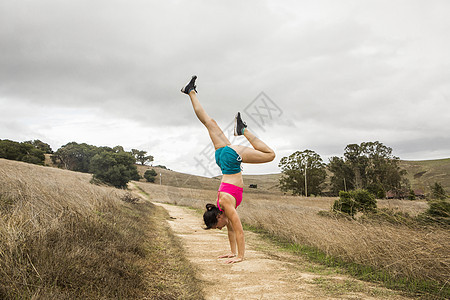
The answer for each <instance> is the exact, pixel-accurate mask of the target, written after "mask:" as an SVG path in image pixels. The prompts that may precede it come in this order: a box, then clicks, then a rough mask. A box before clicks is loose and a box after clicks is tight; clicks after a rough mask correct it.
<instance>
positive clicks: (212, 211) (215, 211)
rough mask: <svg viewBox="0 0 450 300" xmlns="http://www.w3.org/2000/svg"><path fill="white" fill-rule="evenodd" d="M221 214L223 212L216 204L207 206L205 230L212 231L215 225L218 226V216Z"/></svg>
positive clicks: (204, 218)
mask: <svg viewBox="0 0 450 300" xmlns="http://www.w3.org/2000/svg"><path fill="white" fill-rule="evenodd" d="M221 213H222V212H221V211H220V210H219V208H218V207H217V206H215V205H214V204H211V203H208V204H206V211H205V213H204V214H203V221H205V225H206V228H205V229H211V228H212V227H213V226H214V225H216V224H217V216H219V215H220V214H221Z"/></svg>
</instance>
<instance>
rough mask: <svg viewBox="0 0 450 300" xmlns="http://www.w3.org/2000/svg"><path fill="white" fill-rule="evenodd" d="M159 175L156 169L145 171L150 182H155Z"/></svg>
mask: <svg viewBox="0 0 450 300" xmlns="http://www.w3.org/2000/svg"><path fill="white" fill-rule="evenodd" d="M157 175H158V174H157V173H156V171H155V170H154V169H151V170H147V171H145V173H144V178H145V179H147V181H148V182H155V179H156V176H157Z"/></svg>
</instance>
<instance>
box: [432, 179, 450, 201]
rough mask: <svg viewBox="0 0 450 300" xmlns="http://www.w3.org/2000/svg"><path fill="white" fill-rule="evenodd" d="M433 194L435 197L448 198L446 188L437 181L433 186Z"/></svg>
mask: <svg viewBox="0 0 450 300" xmlns="http://www.w3.org/2000/svg"><path fill="white" fill-rule="evenodd" d="M431 194H432V196H433V199H438V200H444V199H445V198H447V195H446V194H445V190H444V188H443V187H442V185H441V184H440V183H439V182H435V183H434V185H433V186H432V187H431Z"/></svg>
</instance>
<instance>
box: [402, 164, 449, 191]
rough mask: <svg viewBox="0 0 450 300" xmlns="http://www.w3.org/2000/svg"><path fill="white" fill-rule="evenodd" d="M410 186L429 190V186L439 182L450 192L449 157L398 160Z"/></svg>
mask: <svg viewBox="0 0 450 300" xmlns="http://www.w3.org/2000/svg"><path fill="white" fill-rule="evenodd" d="M400 167H401V168H403V169H405V170H406V172H407V174H406V178H408V180H409V182H410V183H411V186H412V187H413V188H414V189H421V190H423V191H424V192H429V190H430V186H431V185H433V184H434V183H435V182H439V183H440V184H441V185H442V186H443V187H444V189H445V191H446V192H447V194H450V158H445V159H436V160H422V161H405V160H403V161H400Z"/></svg>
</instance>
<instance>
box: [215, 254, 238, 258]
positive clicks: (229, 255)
mask: <svg viewBox="0 0 450 300" xmlns="http://www.w3.org/2000/svg"><path fill="white" fill-rule="evenodd" d="M235 256H236V254H234V253H231V254H225V255H221V256H219V258H232V257H235Z"/></svg>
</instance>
